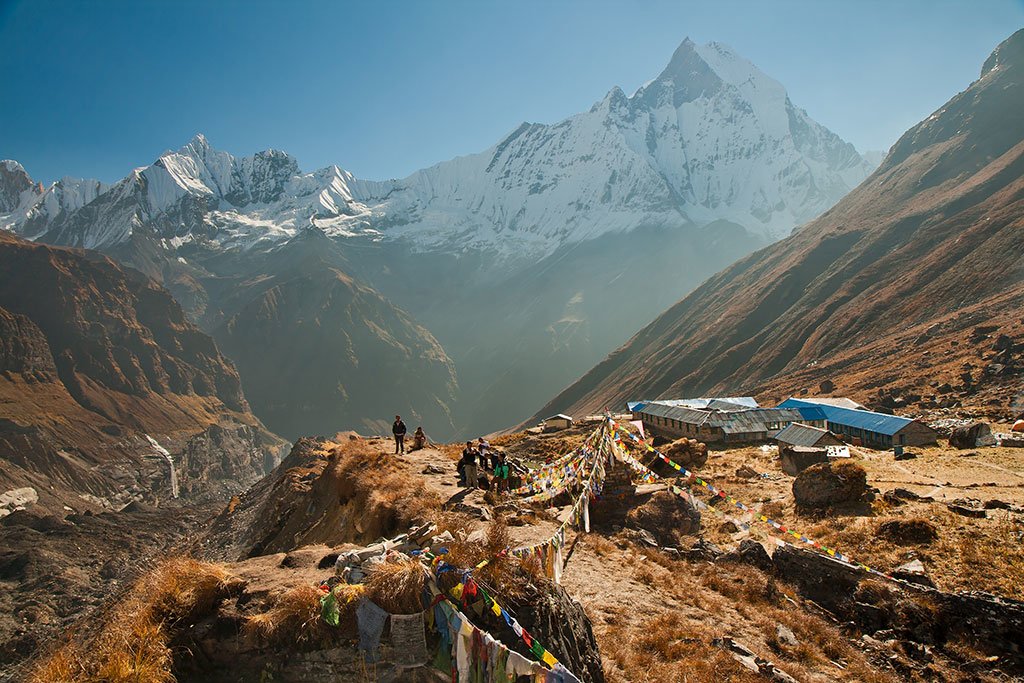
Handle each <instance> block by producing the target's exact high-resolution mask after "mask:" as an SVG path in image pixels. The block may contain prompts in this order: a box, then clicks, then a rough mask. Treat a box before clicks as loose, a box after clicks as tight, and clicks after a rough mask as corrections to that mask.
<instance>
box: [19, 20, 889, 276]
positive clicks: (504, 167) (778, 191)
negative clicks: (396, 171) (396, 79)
mask: <svg viewBox="0 0 1024 683" xmlns="http://www.w3.org/2000/svg"><path fill="white" fill-rule="evenodd" d="M19 168H20V167H19ZM871 168H872V166H871V165H870V164H868V163H867V162H865V161H864V159H863V158H861V156H860V155H859V154H858V153H857V152H856V150H855V149H854V148H853V147H852V146H851V145H849V144H848V143H845V142H843V141H842V140H841V139H839V138H838V136H836V135H835V134H834V133H832V132H831V131H829V130H827V129H826V128H824V127H823V126H821V125H819V124H818V123H816V122H815V121H813V120H812V119H810V117H808V116H807V114H806V112H804V111H803V110H801V109H799V108H797V107H795V106H794V105H793V104H792V103H791V102H790V100H789V97H788V96H787V94H786V91H785V88H783V86H782V85H781V84H780V83H779V82H778V81H776V80H774V79H772V78H771V77H769V76H767V75H766V74H764V73H763V72H762V71H760V70H759V69H758V68H757V67H756V66H754V65H753V64H752V63H751V62H750V61H748V60H747V59H745V58H743V57H742V56H740V55H738V54H737V53H736V52H735V51H734V50H733V49H732V48H730V47H728V46H726V45H723V44H721V43H708V44H706V45H698V44H697V43H695V42H693V41H692V40H690V39H686V40H685V41H683V43H682V44H681V45H680V46H679V48H678V49H677V50H676V51H675V52H674V54H673V55H672V57H671V59H670V60H669V62H668V64H667V65H666V67H665V69H664V70H663V71H662V72H661V74H660V75H659V76H658V77H657V78H655V79H654V80H652V81H650V82H649V83H647V84H646V85H644V86H642V87H641V88H639V89H638V90H637V91H636V93H634V94H633V95H632V96H628V95H626V94H625V93H624V92H623V91H622V90H621V89H620V88H619V87H617V86H616V87H613V88H611V89H610V90H609V91H608V93H607V95H606V96H605V97H604V98H603V99H602V100H600V101H598V102H597V103H595V104H594V106H593V107H592V108H591V109H590V110H589V111H586V112H582V113H580V114H577V115H575V116H572V117H569V118H568V119H565V120H564V121H560V122H558V123H554V124H550V125H545V124H536V123H533V124H530V123H524V124H522V125H520V126H519V127H518V128H516V130H514V131H512V132H511V133H510V134H509V135H507V136H506V137H505V138H504V139H502V140H501V141H500V142H499V143H498V144H496V145H495V146H493V147H491V148H490V149H488V150H484V151H483V152H480V153H479V154H472V155H468V156H464V157H459V158H456V159H452V160H451V161H447V162H443V163H439V164H436V165H435V166H432V167H430V168H427V169H424V170H422V171H418V172H416V173H414V174H412V175H411V176H409V177H408V178H405V179H403V180H391V181H383V182H375V181H366V180H360V179H357V178H355V177H353V176H352V174H351V173H348V172H346V171H344V170H342V169H341V168H339V167H337V166H329V167H327V168H323V169H320V170H317V171H313V172H305V173H304V172H302V171H301V170H300V169H299V166H298V163H297V162H296V160H295V159H294V158H293V157H291V156H289V155H288V154H287V153H285V152H280V151H277V150H267V151H264V152H259V153H257V154H254V155H252V156H247V157H240V158H239V157H235V156H233V155H231V154H229V153H227V152H224V151H220V150H217V149H215V148H214V147H212V146H211V145H210V143H209V141H208V140H207V139H206V137H205V136H203V135H202V134H197V135H196V136H195V137H193V138H192V139H191V140H190V141H189V142H188V143H187V144H185V145H184V146H183V147H181V148H180V149H178V150H177V151H168V152H165V153H164V154H162V155H160V157H159V158H158V159H157V160H156V161H155V162H154V163H153V164H151V165H149V166H145V167H142V168H141V169H137V170H136V171H135V172H133V173H132V174H131V175H130V176H129V177H128V178H125V179H124V180H122V181H121V182H119V183H117V184H116V185H115V187H114V188H111V189H110V191H109V192H108V191H106V189H104V190H103V191H102V192H94V191H92V190H90V191H88V192H83V193H79V194H76V195H75V196H76V197H78V198H79V199H76V200H75V201H63V202H58V203H57V204H59V206H58V205H54V204H53V203H52V202H51V203H50V204H47V203H44V202H40V201H39V196H41V194H42V193H41V192H37V193H36V196H35V197H34V198H33V196H30V195H31V193H32V192H33V191H31V190H26V189H24V187H23V186H24V182H23V181H18V180H16V178H20V177H21V176H20V175H19V174H18V172H17V169H16V168H15V167H14V166H10V167H7V166H5V167H4V169H6V170H3V171H0V173H3V175H4V177H5V178H7V180H6V181H5V186H6V187H9V188H14V189H8V190H7V194H6V195H5V196H4V199H3V200H2V201H3V202H4V204H3V205H2V206H0V210H2V212H3V213H4V214H5V217H4V218H2V219H0V220H2V221H3V225H6V226H7V227H14V228H15V229H18V230H19V231H21V232H22V233H23V234H28V235H30V236H37V235H39V234H41V231H42V230H44V229H45V231H48V232H49V233H50V234H49V236H48V237H47V239H49V240H56V241H59V242H61V243H70V244H74V245H78V246H93V247H99V246H105V245H110V244H114V243H117V242H119V241H123V240H125V239H128V237H130V236H131V235H132V234H134V231H135V230H136V229H137V228H139V227H146V229H148V230H151V231H153V232H155V233H156V235H157V236H158V237H160V238H162V239H170V238H173V239H174V240H175V243H180V241H181V240H182V239H186V240H187V239H190V238H192V237H202V238H203V239H212V240H215V241H217V242H220V243H225V244H230V245H233V246H251V245H254V244H259V243H263V242H266V241H268V240H269V241H277V240H281V239H286V238H288V237H290V236H292V235H294V234H295V233H296V231H298V230H300V229H302V228H303V227H306V226H309V225H311V224H312V225H315V226H317V227H318V228H320V229H322V230H323V231H324V232H325V233H326V234H328V235H331V236H334V237H346V238H347V237H353V236H366V235H370V236H372V237H373V238H374V239H389V240H402V241H405V242H407V243H409V244H410V245H412V246H413V248H415V249H418V250H440V251H463V250H483V251H488V252H493V253H497V254H499V255H502V256H505V257H508V258H519V257H524V258H527V259H534V258H537V257H542V256H544V255H547V254H550V253H552V252H553V251H555V250H556V249H558V248H559V247H560V246H562V245H564V244H568V243H575V242H581V241H584V240H587V239H591V238H595V237H599V236H601V235H604V234H608V233H615V232H627V231H629V230H632V229H634V228H636V227H639V226H648V227H664V228H668V229H671V228H673V227H678V226H683V225H694V226H698V227H699V226H702V225H706V224H710V223H713V222H715V221H718V220H727V221H729V222H730V223H733V224H739V225H741V226H743V227H744V228H745V229H746V230H747V231H748V232H750V233H752V234H754V235H758V236H759V237H758V238H757V239H761V240H763V239H775V238H779V237H782V236H784V235H786V234H788V233H789V232H790V231H791V230H792V229H793V228H794V227H796V226H797V225H799V224H801V223H803V222H806V221H808V220H810V219H811V218H814V217H815V216H817V215H818V214H820V213H821V212H823V211H824V210H826V209H827V208H829V207H830V206H832V204H834V203H835V202H836V201H838V199H839V198H841V197H842V196H843V195H844V194H845V193H846V192H848V191H849V190H850V189H851V188H852V187H854V186H855V185H856V184H858V183H859V182H860V180H862V179H863V178H864V177H865V176H866V175H867V174H868V172H869V171H870V170H871ZM25 177H27V174H25ZM19 183H20V184H19ZM90 187H93V186H90ZM17 188H22V189H17ZM15 190H16V191H15ZM25 191H28V192H29V193H30V194H29V195H25V197H22V195H21V193H22V192H25ZM12 192H14V194H13V195H12V194H11V193H12ZM14 195H17V197H15V196H14ZM26 203H27V204H29V205H31V210H30V211H27V210H25V209H24V205H25V204H26ZM13 204H16V205H17V206H16V207H12V205H13ZM18 207H21V208H18ZM30 214H31V216H32V217H33V220H32V226H31V227H30V228H26V227H25V223H26V217H27V216H29V215H30ZM19 226H22V227H19Z"/></svg>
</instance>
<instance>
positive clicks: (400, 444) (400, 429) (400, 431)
mask: <svg viewBox="0 0 1024 683" xmlns="http://www.w3.org/2000/svg"><path fill="white" fill-rule="evenodd" d="M405 432H406V429H405V423H404V422H402V416H401V415H395V424H393V425H391V433H392V434H394V435H395V454H396V455H397V454H398V453H405Z"/></svg>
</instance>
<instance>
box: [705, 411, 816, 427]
mask: <svg viewBox="0 0 1024 683" xmlns="http://www.w3.org/2000/svg"><path fill="white" fill-rule="evenodd" d="M803 419H804V417H803V415H801V414H800V411H799V410H792V409H789V410H787V409H779V408H755V409H753V410H743V411H737V412H728V413H712V414H711V417H709V418H708V424H709V425H711V426H713V427H722V428H723V429H725V428H726V427H728V428H729V429H728V430H726V431H730V430H731V433H736V432H766V431H768V427H767V424H768V423H769V422H797V421H799V420H803Z"/></svg>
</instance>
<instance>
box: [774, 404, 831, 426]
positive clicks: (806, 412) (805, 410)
mask: <svg viewBox="0 0 1024 683" xmlns="http://www.w3.org/2000/svg"><path fill="white" fill-rule="evenodd" d="M779 407H780V408H782V407H783V406H782V405H780V406H779ZM790 407H794V406H790ZM795 408H796V410H798V411H799V412H800V417H802V418H804V419H805V420H810V421H811V422H815V421H818V420H827V419H828V418H827V417H825V411H823V410H822V409H821V407H820V406H817V405H813V406H795Z"/></svg>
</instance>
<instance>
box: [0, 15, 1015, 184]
mask: <svg viewBox="0 0 1024 683" xmlns="http://www.w3.org/2000/svg"><path fill="white" fill-rule="evenodd" d="M1022 26H1024V0H978V1H976V2H966V1H965V2H946V1H943V0H927V1H919V0H903V1H901V2H891V1H872V0H850V1H848V2H836V1H831V0H808V1H799V2H798V1H796V0H788V1H787V0H778V1H775V2H768V1H767V0H758V1H753V0H751V1H749V2H723V1H721V0H718V1H716V2H682V1H676V2H661V1H658V0H645V1H644V2H630V1H627V0H622V1H621V2H606V1H603V0H587V1H584V0H578V1H577V0H546V1H541V0H520V1H519V2H511V1H509V2H502V3H498V2H485V1H483V0H476V1H461V0H459V1H456V0H451V1H445V2H441V1H436V2H428V1H426V0H417V1H414V0H408V1H402V0H392V1H388V2H384V1H377V2H347V3H342V2H326V1H325V2H308V1H302V0H296V1H293V2H287V3H285V2H279V3H270V2H260V1H259V0H246V1H245V2H235V1H233V0H208V1H203V2H192V1H190V0H173V1H171V0H168V1H163V0H132V1H131V2H121V1H120V0H93V1H88V0H78V1H72V0H65V1H63V2H51V1H49V0H31V1H29V0H25V1H22V0H0V45H2V46H3V47H2V49H0V74H2V76H0V78H2V79H3V83H2V89H0V92H2V93H3V95H2V98H3V101H2V103H0V157H2V158H14V159H17V160H19V161H21V162H22V163H23V164H25V166H26V168H27V169H28V171H29V173H31V174H32V175H33V176H34V177H36V178H37V179H40V180H43V181H50V180H53V179H55V178H57V177H59V176H62V175H76V176H85V177H98V178H100V179H102V180H107V181H112V180H116V179H117V178H120V177H122V176H124V175H125V174H126V173H127V172H128V171H129V170H130V169H131V168H133V167H136V166H141V165H144V164H147V163H150V162H151V161H153V160H154V159H155V158H156V157H157V156H158V155H159V154H160V152H162V151H163V150H165V149H171V148H177V147H180V146H181V145H182V144H184V143H185V142H186V141H187V140H188V139H189V138H190V137H191V136H192V135H193V134H194V133H196V132H203V133H205V134H206V136H207V137H208V138H209V139H210V142H211V143H212V144H213V145H214V146H216V147H218V148H221V149H226V150H228V151H230V152H232V153H235V154H250V153H252V152H255V151H257V150H260V149H266V148H269V147H274V148H277V149H284V150H287V151H289V152H291V153H292V154H293V155H295V156H296V157H297V158H298V160H299V163H300V165H301V167H302V168H303V169H306V170H310V169H314V168H318V167H321V166H326V165H328V164H331V163H336V164H338V165H339V166H342V167H343V168H346V169H348V170H350V171H352V172H353V173H355V174H356V175H358V176H361V177H365V178H373V179H379V178H387V177H402V176H405V175H407V174H408V173H410V172H412V171H414V170H416V169H418V168H422V167H424V166H428V165H431V164H433V163H436V162H439V161H443V160H446V159H449V158H451V157H454V156H457V155H460V154H467V153H471V152H477V151H480V150H483V149H486V148H487V147H489V146H491V145H492V144H494V143H495V142H497V141H498V140H499V139H500V137H501V136H502V135H504V134H505V133H507V132H509V131H511V130H512V129H513V128H515V127H516V126H517V125H518V124H519V123H520V122H521V121H533V122H542V123H550V122H554V121H557V120H560V119H562V118H564V117H566V116H569V115H571V114H573V113H576V112H578V111H581V110H583V109H586V108H589V107H590V105H591V104H593V103H594V102H595V101H597V100H599V99H601V98H602V97H603V96H604V95H605V93H607V91H608V90H609V89H611V87H612V86H615V85H618V86H620V87H622V89H623V90H625V91H626V92H627V93H631V92H633V90H635V89H636V88H637V87H638V86H639V85H641V84H642V83H643V82H645V81H647V80H649V79H651V78H654V77H655V76H656V75H657V74H658V73H659V72H660V71H661V69H662V68H663V67H664V65H665V64H666V63H667V62H668V59H669V57H670V56H671V54H672V52H673V50H674V49H675V48H676V47H677V46H678V45H679V43H680V42H682V40H683V38H685V37H686V36H690V37H692V38H693V39H694V40H696V41H697V42H701V43H704V42H707V41H711V40H716V41H720V42H724V43H727V44H729V45H731V46H732V47H733V48H735V49H736V50H737V51H738V52H739V53H740V54H742V55H744V56H745V57H747V58H748V59H750V60H751V61H752V62H754V63H755V64H756V65H758V66H759V67H760V68H761V69H762V70H763V71H765V72H766V73H768V74H769V75H770V76H773V77H774V78H776V79H778V80H779V81H781V82H782V83H783V85H785V86H786V88H787V89H788V90H789V93H790V97H791V99H792V100H793V102H794V103H795V104H796V105H797V106H800V107H803V108H804V109H806V110H807V111H808V112H809V113H810V115H811V116H812V117H813V118H815V119H816V120H817V121H819V122H820V123H822V124H824V125H825V126H827V127H829V128H831V129H832V130H833V131H835V132H836V133H838V134H839V135H840V136H842V137H843V138H845V139H846V140H849V141H850V142H852V143H853V144H855V145H856V146H857V147H858V149H861V150H862V151H863V150H866V149H885V148H887V147H888V146H889V145H891V144H892V143H893V142H895V140H896V138H897V137H898V136H899V135H900V134H901V133H902V132H903V131H905V130H906V129H907V128H908V127H910V126H911V125H913V124H914V123H916V122H917V121H919V120H921V119H922V118H924V117H925V116H927V115H928V114H929V113H931V112H932V111H933V110H935V109H936V108H937V107H939V106H940V105H941V104H942V103H943V102H945V101H946V100H947V99H949V98H950V97H951V96H952V95H953V94H955V93H956V92H958V91H960V90H962V89H963V88H965V87H966V86H967V85H968V84H969V83H970V82H971V81H972V80H973V79H975V78H977V75H978V71H979V69H980V68H981V64H982V62H983V61H984V59H985V57H986V56H987V55H988V54H989V53H990V52H991V50H992V49H993V48H994V47H995V46H996V45H997V44H998V43H999V42H1000V41H1001V40H1003V39H1004V38H1006V37H1007V36H1009V35H1010V34H1011V33H1013V31H1015V30H1016V29H1018V28H1021V27H1022Z"/></svg>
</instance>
